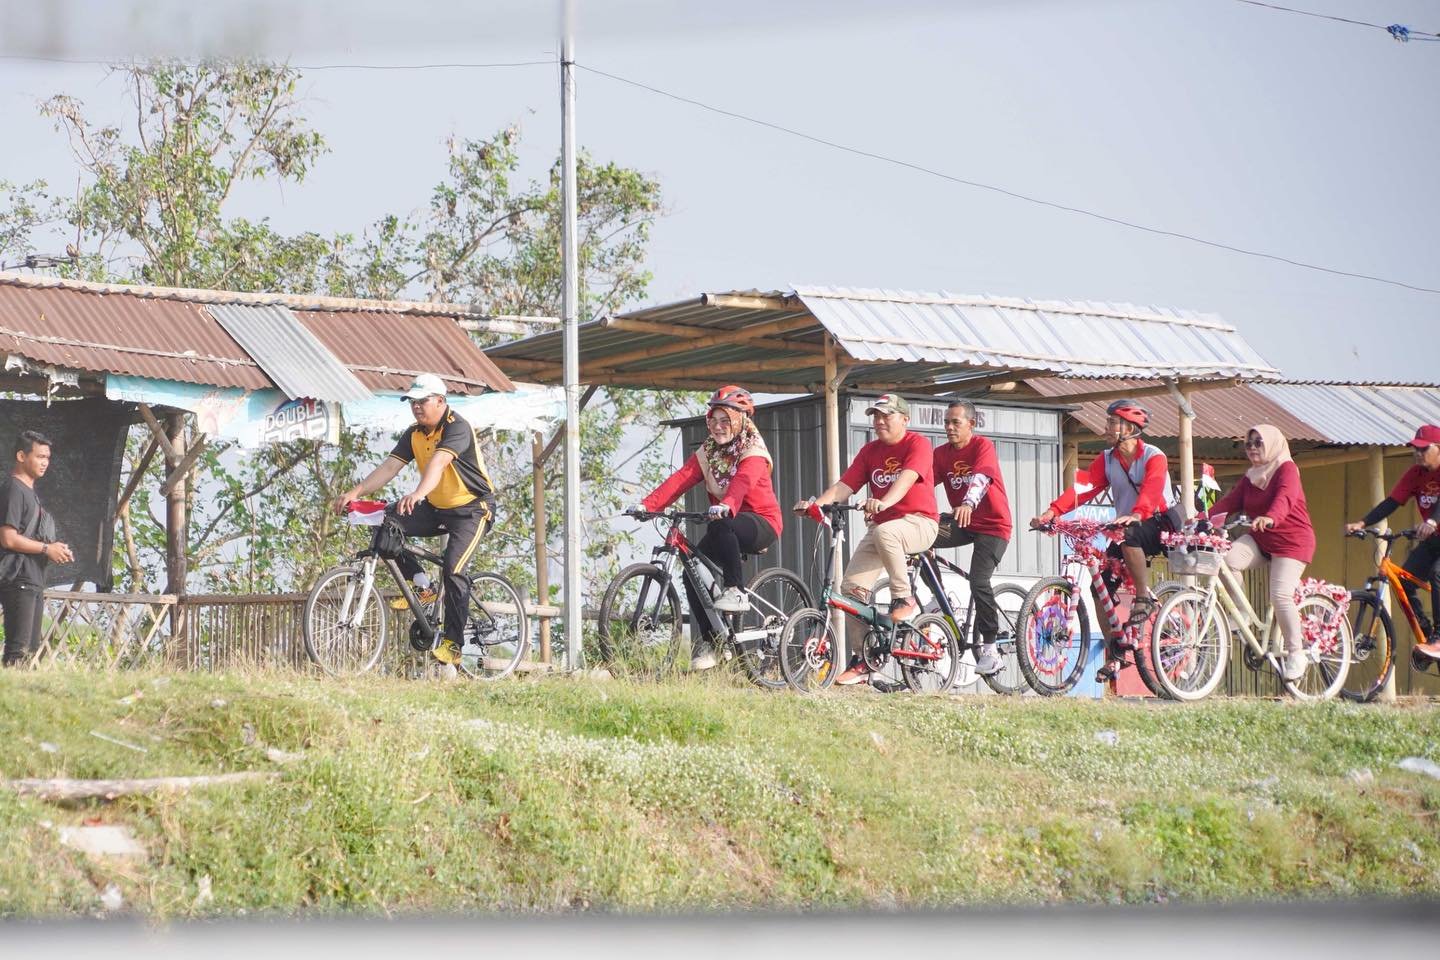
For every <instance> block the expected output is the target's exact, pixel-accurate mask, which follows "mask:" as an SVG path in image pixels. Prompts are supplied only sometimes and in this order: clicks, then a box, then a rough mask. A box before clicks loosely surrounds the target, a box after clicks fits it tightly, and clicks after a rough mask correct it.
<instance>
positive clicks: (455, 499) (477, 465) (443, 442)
mask: <svg viewBox="0 0 1440 960" xmlns="http://www.w3.org/2000/svg"><path fill="white" fill-rule="evenodd" d="M436 450H448V451H450V452H451V453H453V454H454V455H455V459H453V460H451V461H450V465H449V466H448V467H446V468H445V472H444V473H442V474H441V475H440V482H439V483H438V484H436V485H435V489H434V490H431V491H430V493H429V495H428V496H426V497H425V499H426V500H428V501H430V505H431V506H433V507H436V508H437V509H440V510H447V509H450V508H452V507H463V506H465V505H466V504H468V503H471V502H472V501H474V500H477V499H478V500H484V501H486V502H488V503H491V504H493V503H494V502H495V488H494V486H492V485H491V483H490V474H489V473H487V472H486V470H485V459H484V458H483V457H482V456H481V455H480V444H479V443H478V442H477V441H476V438H475V431H474V429H472V428H471V426H470V424H469V423H467V422H466V421H465V419H464V418H463V417H461V416H460V415H459V414H458V413H456V412H455V411H454V410H451V409H450V406H449V404H446V406H445V412H444V413H443V414H442V415H441V416H440V423H439V425H438V426H436V428H435V429H434V430H433V431H431V432H429V433H427V432H426V431H425V429H424V428H423V427H421V426H420V425H419V424H418V423H416V424H412V425H411V426H410V428H409V429H408V430H406V431H405V432H404V433H402V434H401V435H400V440H399V441H398V442H397V443H396V444H395V449H394V450H391V451H390V456H392V457H394V458H395V459H396V460H399V461H400V462H401V463H409V462H410V461H412V460H413V461H415V465H416V466H417V467H419V468H420V472H421V474H424V472H425V467H426V465H427V464H429V463H430V458H431V457H432V456H434V454H435V451H436Z"/></svg>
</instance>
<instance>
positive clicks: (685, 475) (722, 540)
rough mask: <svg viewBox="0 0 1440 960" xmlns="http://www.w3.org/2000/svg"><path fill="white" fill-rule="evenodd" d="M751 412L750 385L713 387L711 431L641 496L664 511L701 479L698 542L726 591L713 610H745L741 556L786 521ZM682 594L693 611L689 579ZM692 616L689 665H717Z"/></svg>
mask: <svg viewBox="0 0 1440 960" xmlns="http://www.w3.org/2000/svg"><path fill="white" fill-rule="evenodd" d="M754 414H755V400H754V398H753V397H751V396H750V392H749V391H748V390H745V389H744V388H742V387H737V386H735V385H733V384H731V385H729V386H724V387H721V388H720V389H719V390H716V391H715V393H714V394H713V395H711V397H710V400H709V403H708V404H707V410H706V413H705V430H706V432H707V433H708V434H709V436H707V437H706V438H705V441H704V442H703V443H701V444H700V449H699V450H697V451H695V452H694V453H693V454H691V455H690V457H689V459H687V460H686V461H685V463H684V465H683V466H681V468H680V469H679V470H676V471H675V472H674V473H673V474H671V475H670V477H669V478H668V479H667V480H666V481H665V482H664V483H662V484H660V486H658V487H656V488H655V489H654V490H652V491H651V492H650V494H649V495H648V496H646V497H645V499H644V500H642V501H640V506H641V508H642V509H644V510H647V511H650V512H654V511H657V510H664V509H665V508H666V507H668V506H669V505H670V504H672V503H674V502H675V501H676V500H678V499H680V496H681V495H682V494H683V493H685V491H687V490H689V489H690V488H691V487H693V486H696V485H697V484H700V483H704V484H705V493H706V494H707V495H708V496H709V498H710V523H709V524H708V525H707V526H706V529H705V536H704V537H702V538H701V540H700V543H699V547H700V552H701V553H703V554H705V556H707V557H709V558H710V559H711V560H714V561H715V563H716V564H717V565H718V566H719V567H720V569H721V571H722V573H723V579H724V584H723V586H724V588H725V589H724V592H722V593H721V594H720V596H718V597H716V598H715V609H716V610H719V611H722V612H724V613H743V612H744V611H746V610H749V609H750V600H749V598H748V597H747V596H746V595H745V591H744V589H742V588H743V587H744V585H745V578H744V570H743V563H742V560H743V558H744V555H745V554H755V553H759V552H760V551H761V550H764V549H765V548H766V547H768V546H770V544H772V543H774V542H775V539H776V538H777V537H778V536H780V531H781V529H782V527H783V525H784V521H782V520H781V514H780V504H779V502H778V501H776V499H775V488H774V487H773V486H772V485H771V482H770V472H771V470H773V469H774V462H773V461H772V460H771V459H770V451H769V450H768V449H766V447H765V440H764V438H762V437H761V436H760V431H759V430H757V429H756V428H755V421H754V419H753V416H754ZM685 593H686V599H687V600H689V602H690V609H691V610H699V609H700V600H699V598H698V597H696V596H695V594H694V593H693V592H692V591H691V588H690V581H689V580H688V579H686V581H685ZM692 620H693V622H695V623H696V624H698V625H699V629H700V630H701V632H702V635H701V636H700V637H697V638H696V640H695V645H694V648H693V649H692V650H691V651H690V666H691V668H692V669H695V670H708V669H710V668H711V667H713V666H715V642H714V638H713V637H711V636H709V635H708V632H707V631H708V626H707V625H706V623H705V618H704V617H693V618H692Z"/></svg>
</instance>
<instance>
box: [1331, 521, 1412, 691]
mask: <svg viewBox="0 0 1440 960" xmlns="http://www.w3.org/2000/svg"><path fill="white" fill-rule="evenodd" d="M1345 536H1347V537H1354V538H1356V539H1357V540H1364V539H1365V538H1366V537H1373V538H1374V539H1376V540H1379V541H1381V542H1383V543H1384V544H1385V550H1384V552H1383V553H1381V554H1380V560H1379V562H1378V563H1376V565H1375V573H1373V574H1372V575H1371V576H1370V577H1368V578H1367V579H1366V580H1365V586H1364V587H1363V588H1362V589H1360V590H1351V591H1350V606H1351V614H1350V629H1351V631H1352V632H1353V634H1354V637H1355V654H1354V658H1353V659H1352V660H1351V661H1350V674H1349V677H1348V678H1347V679H1346V681H1345V686H1344V687H1342V688H1341V690H1340V695H1341V696H1342V697H1344V698H1345V699H1347V700H1354V701H1356V702H1357V703H1369V702H1370V701H1371V700H1374V699H1375V698H1376V697H1377V696H1379V695H1380V691H1381V690H1383V689H1384V687H1385V684H1386V682H1387V681H1389V679H1390V674H1391V672H1392V671H1393V670H1394V668H1395V626H1394V624H1393V623H1392V622H1391V619H1390V610H1389V608H1388V607H1387V605H1386V600H1387V599H1388V597H1389V594H1390V591H1391V590H1392V589H1393V590H1394V591H1395V599H1396V600H1398V601H1399V602H1400V609H1401V610H1402V611H1404V613H1405V619H1406V620H1407V621H1408V622H1409V624H1410V630H1411V633H1412V635H1413V636H1415V637H1417V638H1419V639H1420V640H1423V639H1424V638H1425V631H1424V630H1423V629H1422V628H1421V626H1420V618H1419V617H1418V616H1416V614H1415V608H1414V607H1412V606H1411V605H1410V598H1409V596H1407V595H1406V593H1405V587H1404V584H1405V582H1406V581H1409V582H1410V583H1414V584H1418V585H1419V587H1420V589H1421V590H1424V591H1425V592H1426V593H1429V592H1430V584H1428V583H1426V582H1425V581H1424V580H1421V579H1420V578H1419V577H1417V576H1415V575H1414V574H1412V573H1410V571H1408V570H1406V569H1405V568H1404V567H1402V566H1400V564H1398V563H1396V562H1395V561H1394V560H1391V559H1390V551H1392V550H1393V549H1395V541H1396V540H1402V539H1403V540H1414V539H1415V528H1414V527H1411V528H1410V529H1409V530H1392V531H1389V532H1386V531H1383V530H1375V529H1373V528H1367V529H1364V530H1356V531H1355V532H1354V533H1346V534H1345ZM1410 660H1411V663H1412V664H1413V665H1414V667H1415V669H1417V670H1424V669H1425V667H1426V666H1428V661H1426V660H1424V659H1422V658H1417V657H1416V656H1414V654H1411V657H1410Z"/></svg>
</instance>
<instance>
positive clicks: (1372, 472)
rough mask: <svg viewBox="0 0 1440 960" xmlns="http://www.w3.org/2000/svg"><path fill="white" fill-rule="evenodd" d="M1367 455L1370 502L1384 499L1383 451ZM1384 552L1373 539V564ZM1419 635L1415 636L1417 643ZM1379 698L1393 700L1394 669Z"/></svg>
mask: <svg viewBox="0 0 1440 960" xmlns="http://www.w3.org/2000/svg"><path fill="white" fill-rule="evenodd" d="M1369 453H1370V456H1369V467H1370V469H1369V480H1370V502H1371V503H1379V502H1380V501H1381V500H1384V499H1385V494H1386V492H1387V491H1386V489H1385V451H1384V450H1382V449H1381V448H1379V447H1372V448H1370V451H1369ZM1376 526H1378V527H1379V528H1380V529H1381V530H1386V529H1388V528H1389V526H1390V524H1389V522H1388V521H1385V520H1381V521H1380V522H1379V523H1378V524H1376ZM1384 554H1385V545H1384V543H1382V542H1381V541H1379V540H1376V541H1375V557H1374V560H1375V566H1376V567H1379V565H1380V558H1381V557H1382V556H1384ZM1384 604H1385V610H1386V612H1387V613H1388V612H1389V611H1390V594H1389V592H1388V591H1387V592H1386V594H1385V599H1384ZM1421 639H1423V638H1421V637H1416V638H1415V640H1416V642H1417V643H1418V642H1419V641H1420V640H1421ZM1380 700H1381V701H1382V702H1384V703H1393V702H1394V700H1395V670H1393V669H1392V670H1391V671H1390V676H1388V677H1386V678H1385V686H1384V687H1382V688H1381V690H1380Z"/></svg>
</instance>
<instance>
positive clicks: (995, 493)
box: [934, 400, 1011, 677]
mask: <svg viewBox="0 0 1440 960" xmlns="http://www.w3.org/2000/svg"><path fill="white" fill-rule="evenodd" d="M975 422H976V413H975V404H973V403H971V402H970V401H969V400H956V401H954V402H953V403H951V404H950V405H949V406H948V407H946V408H945V439H946V441H947V442H945V443H942V444H941V445H940V446H938V447H936V448H935V482H936V483H938V484H939V485H940V486H941V487H942V488H944V490H945V496H946V498H947V499H948V500H949V501H950V512H948V513H945V514H942V515H941V517H940V533H939V535H938V536H936V538H935V544H934V545H935V546H936V547H941V548H946V547H965V546H970V545H971V544H973V545H974V550H973V551H972V552H971V554H970V591H971V593H972V594H973V595H974V597H975V629H976V631H977V632H978V633H979V634H980V639H981V646H980V650H979V652H978V654H977V655H976V657H975V672H976V673H978V674H980V676H982V677H988V676H990V675H992V674H995V673H999V672H1000V667H1001V662H1000V654H999V651H998V650H997V648H996V646H995V635H996V634H997V633H999V631H1000V614H999V611H998V610H996V609H995V588H994V586H993V585H992V584H991V582H990V581H991V577H992V576H993V574H994V573H995V568H996V567H998V566H999V565H1000V558H1001V557H1003V556H1004V555H1005V548H1006V547H1008V546H1009V545H1010V532H1011V524H1010V501H1009V498H1008V497H1006V495H1005V479H1004V478H1003V477H1002V476H1001V475H1000V458H999V457H998V456H997V455H996V453H995V444H993V443H991V442H990V440H989V438H988V437H982V436H980V435H979V434H978V433H976V432H975Z"/></svg>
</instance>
